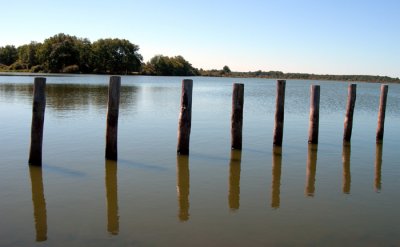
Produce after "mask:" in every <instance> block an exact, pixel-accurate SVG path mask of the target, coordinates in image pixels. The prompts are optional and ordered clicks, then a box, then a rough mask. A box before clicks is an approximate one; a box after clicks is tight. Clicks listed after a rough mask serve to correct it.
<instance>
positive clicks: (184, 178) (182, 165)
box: [176, 155, 190, 221]
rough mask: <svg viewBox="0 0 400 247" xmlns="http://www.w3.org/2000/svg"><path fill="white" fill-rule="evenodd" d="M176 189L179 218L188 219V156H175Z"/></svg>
mask: <svg viewBox="0 0 400 247" xmlns="http://www.w3.org/2000/svg"><path fill="white" fill-rule="evenodd" d="M176 169H177V174H176V175H177V178H176V180H177V181H176V184H177V185H176V191H177V193H178V202H179V220H180V221H187V220H189V184H190V182H189V156H187V155H178V156H177V164H176Z"/></svg>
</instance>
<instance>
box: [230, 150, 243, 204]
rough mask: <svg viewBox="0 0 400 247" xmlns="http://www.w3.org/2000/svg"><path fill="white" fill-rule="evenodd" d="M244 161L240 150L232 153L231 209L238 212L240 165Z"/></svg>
mask: <svg viewBox="0 0 400 247" xmlns="http://www.w3.org/2000/svg"><path fill="white" fill-rule="evenodd" d="M241 161H242V152H241V151H238V150H232V151H231V160H230V163H229V195H228V200H229V208H230V209H231V210H233V211H234V210H237V209H239V207H240V165H241V164H240V163H241Z"/></svg>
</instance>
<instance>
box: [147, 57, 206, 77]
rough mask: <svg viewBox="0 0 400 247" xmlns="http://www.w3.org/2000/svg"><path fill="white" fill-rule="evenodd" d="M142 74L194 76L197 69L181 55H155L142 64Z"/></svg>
mask: <svg viewBox="0 0 400 247" xmlns="http://www.w3.org/2000/svg"><path fill="white" fill-rule="evenodd" d="M143 73H144V74H150V75H163V76H194V75H198V74H199V71H198V70H197V69H196V68H194V67H193V66H192V65H191V64H190V63H189V62H188V61H186V60H185V59H184V58H183V57H182V56H176V57H168V56H163V55H156V56H154V57H152V58H151V59H150V61H149V62H148V63H147V64H146V65H145V66H144V71H143Z"/></svg>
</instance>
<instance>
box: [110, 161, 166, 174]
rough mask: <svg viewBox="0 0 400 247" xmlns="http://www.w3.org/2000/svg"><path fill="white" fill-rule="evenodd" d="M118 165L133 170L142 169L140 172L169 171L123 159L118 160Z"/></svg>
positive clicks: (164, 168)
mask: <svg viewBox="0 0 400 247" xmlns="http://www.w3.org/2000/svg"><path fill="white" fill-rule="evenodd" d="M118 164H120V165H121V164H122V165H127V166H130V167H134V168H138V169H142V170H148V171H159V172H165V171H168V170H169V169H168V168H166V167H163V166H156V165H148V164H144V163H138V162H133V161H130V160H124V159H118Z"/></svg>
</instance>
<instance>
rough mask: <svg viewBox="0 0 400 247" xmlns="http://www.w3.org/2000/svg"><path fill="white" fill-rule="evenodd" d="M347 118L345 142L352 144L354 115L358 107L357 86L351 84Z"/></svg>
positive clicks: (345, 119) (345, 121)
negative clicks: (356, 106) (355, 107)
mask: <svg viewBox="0 0 400 247" xmlns="http://www.w3.org/2000/svg"><path fill="white" fill-rule="evenodd" d="M347 92H348V93H347V105H346V116H345V118H344V133H343V141H344V142H350V140H351V132H352V130H353V114H354V106H355V105H356V94H357V84H350V85H349V88H348V90H347Z"/></svg>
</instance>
